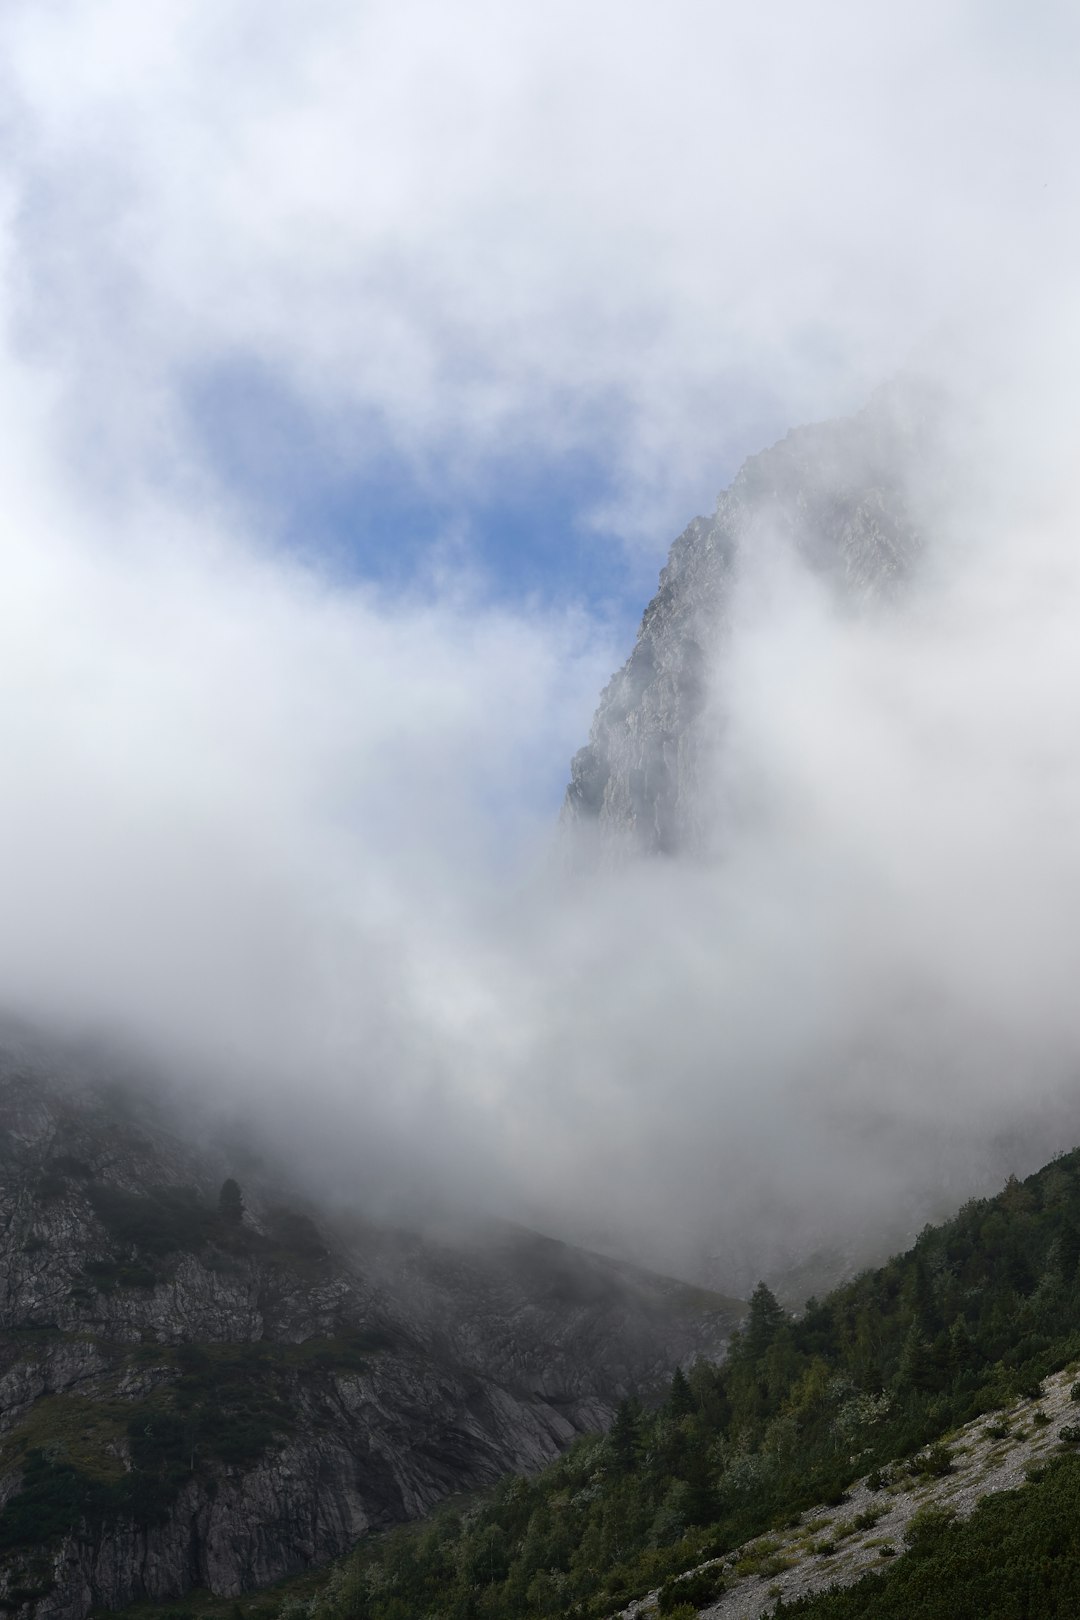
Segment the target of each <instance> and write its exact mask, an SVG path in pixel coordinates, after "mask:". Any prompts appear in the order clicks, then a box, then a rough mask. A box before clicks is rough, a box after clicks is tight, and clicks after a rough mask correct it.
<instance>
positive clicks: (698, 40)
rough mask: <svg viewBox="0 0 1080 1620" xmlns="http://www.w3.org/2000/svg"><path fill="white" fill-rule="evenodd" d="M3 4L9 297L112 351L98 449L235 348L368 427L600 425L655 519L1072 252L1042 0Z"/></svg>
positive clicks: (628, 522)
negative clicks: (1001, 2)
mask: <svg viewBox="0 0 1080 1620" xmlns="http://www.w3.org/2000/svg"><path fill="white" fill-rule="evenodd" d="M2 30H3V32H2V36H0V38H2V41H3V46H4V55H5V57H6V60H7V61H8V63H9V65H10V89H11V93H12V97H13V105H14V106H15V107H16V109H17V110H16V111H15V112H14V113H13V114H12V116H11V121H10V128H11V135H12V142H13V146H14V149H15V150H16V151H17V153H18V159H17V169H18V176H19V181H20V185H21V191H22V198H23V213H22V216H21V219H20V226H19V231H20V244H21V251H22V254H23V263H24V273H25V284H24V291H25V296H24V301H23V306H22V309H23V316H24V319H25V321H26V322H27V324H28V326H29V328H30V329H31V330H32V331H33V334H34V337H35V340H36V341H37V342H38V343H40V344H41V345H42V347H43V349H44V350H45V351H46V352H47V353H48V354H50V355H51V356H52V357H53V358H54V359H55V360H56V361H57V363H59V364H60V365H61V366H66V367H68V368H72V367H74V370H75V374H76V376H77V377H79V378H82V379H83V382H84V386H88V384H87V379H89V378H91V377H93V378H95V379H101V378H102V377H103V376H104V377H105V378H106V379H107V380H108V384H109V390H108V391H109V394H110V396H111V399H110V402H109V403H108V404H106V405H104V406H103V404H102V402H101V401H100V399H99V400H98V405H97V415H98V417H99V419H100V418H102V417H104V418H105V419H106V420H108V419H109V418H110V417H111V416H113V415H119V422H118V423H114V426H115V431H116V433H117V439H118V445H119V449H118V450H117V451H116V454H117V459H118V460H120V461H121V462H122V461H123V460H124V459H125V458H126V457H127V456H128V454H129V453H130V443H131V437H132V434H133V432H134V431H135V429H136V427H137V426H140V425H144V424H145V423H146V421H147V420H148V419H149V420H150V421H156V420H157V417H158V414H159V413H160V412H161V411H162V410H165V411H166V413H167V411H168V407H169V405H170V403H171V401H172V392H171V391H172V390H174V389H175V388H177V387H178V386H180V385H182V383H183V381H184V378H185V376H187V375H190V372H191V370H192V368H196V367H200V366H208V367H213V366H214V365H216V364H219V363H220V362H221V361H222V360H223V359H225V358H228V357H234V356H238V355H239V356H244V355H248V356H251V355H253V356H256V357H257V358H258V359H259V361H260V362H261V363H264V364H266V365H268V366H270V367H271V368H272V369H273V370H274V372H275V373H276V374H277V375H278V376H279V377H280V378H281V379H282V380H283V381H284V382H286V383H287V384H289V385H290V386H292V387H295V388H296V389H298V390H299V391H300V393H301V395H302V396H303V397H304V399H305V400H306V401H308V403H309V404H310V405H311V406H312V407H313V408H316V409H321V410H324V411H326V412H327V413H328V414H329V416H330V417H331V418H334V417H336V418H337V419H338V428H339V431H340V422H341V419H342V418H343V417H347V415H348V413H351V412H355V413H357V416H356V418H355V426H354V428H353V434H354V438H353V446H352V448H353V450H354V453H355V454H356V455H357V456H362V454H363V452H364V448H365V444H370V443H371V442H372V439H374V440H376V441H377V440H379V438H380V437H381V435H384V434H385V435H388V436H389V438H390V439H391V440H392V441H394V442H395V443H396V444H397V445H399V446H401V447H404V448H405V449H406V450H408V451H409V452H410V453H412V454H414V455H416V456H417V457H419V458H420V460H421V461H423V460H424V458H426V457H428V456H431V455H433V454H435V455H439V456H440V457H442V456H445V457H446V458H447V461H448V462H449V463H450V464H454V463H458V464H472V463H474V462H475V461H476V458H480V461H481V462H483V461H484V460H485V458H487V457H489V456H490V455H491V454H492V453H493V451H497V450H505V447H506V445H507V443H508V442H510V441H511V440H515V441H524V442H525V443H526V444H527V445H531V446H552V445H554V446H562V447H565V446H567V445H572V446H574V447H576V448H581V447H582V446H584V445H588V446H589V447H590V448H592V447H595V448H596V449H597V450H598V452H599V453H600V454H601V455H602V456H603V457H605V458H606V459H607V460H608V462H609V463H610V464H611V465H612V467H613V470H614V472H615V474H616V477H617V480H618V481H619V483H620V486H621V489H622V491H623V495H624V496H625V501H626V503H627V504H624V506H623V508H622V519H623V524H624V527H626V528H628V529H633V528H634V526H635V525H634V517H633V514H634V510H635V509H634V506H633V503H634V502H635V501H636V503H637V525H638V529H639V532H644V533H646V534H648V538H649V540H650V542H651V543H653V544H655V530H650V529H649V525H650V524H653V523H655V522H657V521H659V520H660V519H659V514H660V513H662V514H663V521H666V522H671V521H673V519H674V517H675V514H676V513H678V514H679V515H681V512H682V510H683V507H684V504H686V503H688V502H689V501H690V500H691V499H693V500H698V501H700V500H701V498H702V496H703V494H704V493H705V492H706V491H708V490H709V488H710V486H711V485H712V483H713V482H714V481H715V480H716V478H717V477H718V473H717V468H718V467H720V466H722V465H724V464H725V463H726V462H729V461H730V458H731V456H732V454H733V453H735V452H736V451H738V452H740V453H741V452H744V451H747V450H750V449H753V448H754V447H755V445H754V442H753V435H754V434H755V433H756V432H757V431H758V424H759V423H760V422H762V421H765V422H768V423H769V424H771V425H772V424H775V425H784V424H786V423H787V422H788V421H793V420H800V419H803V418H805V417H806V416H808V415H809V416H821V415H826V414H829V413H830V412H831V411H833V410H834V409H835V408H836V407H837V405H842V404H854V403H857V401H858V398H859V397H860V395H861V394H862V393H863V392H864V391H865V390H866V389H867V388H868V387H869V386H871V385H872V384H873V383H875V382H876V381H877V380H878V379H879V378H880V377H881V376H882V375H884V374H887V373H888V372H890V371H891V370H893V369H894V368H895V366H896V365H897V364H898V363H901V362H903V361H904V360H905V359H906V358H907V356H908V354H909V352H910V351H911V350H912V348H913V347H918V346H920V345H925V344H926V343H927V341H928V339H929V338H931V337H932V335H933V334H934V333H935V332H936V331H937V329H938V327H939V325H940V324H941V323H943V322H949V321H952V320H955V319H956V318H957V317H958V316H959V315H969V314H970V313H971V309H972V304H973V303H974V304H975V305H976V306H977V307H978V311H979V314H980V316H982V314H983V312H984V311H990V312H992V311H993V310H994V309H996V308H997V307H999V306H1000V303H1001V300H1002V299H1004V300H1005V301H1006V302H1008V301H1010V300H1012V299H1013V298H1014V297H1015V296H1016V295H1017V293H1020V294H1021V295H1023V296H1026V297H1028V298H1030V297H1031V296H1032V288H1033V285H1035V284H1037V285H1039V287H1040V288H1045V286H1046V285H1047V284H1051V285H1054V284H1057V285H1067V284H1068V281H1069V277H1070V275H1071V266H1072V265H1074V264H1075V260H1076V247H1077V242H1076V226H1075V223H1074V222H1075V219H1076V218H1077V217H1078V213H1077V209H1076V206H1075V204H1076V201H1077V198H1076V179H1075V172H1074V165H1073V164H1072V162H1071V153H1072V151H1073V150H1074V149H1075V146H1076V144H1077V142H1076V137H1077V134H1078V130H1077V122H1078V115H1077V113H1076V107H1075V96H1074V94H1073V73H1072V68H1071V65H1070V64H1071V63H1072V62H1073V61H1074V60H1075V48H1076V44H1077V39H1076V27H1075V23H1074V22H1073V21H1072V19H1071V18H1070V17H1069V15H1068V14H1067V12H1065V11H1063V10H1061V9H1060V8H1056V9H1054V10H1044V11H1043V12H1042V13H1041V14H1040V16H1039V17H1038V18H1037V19H1034V20H1032V21H1031V22H1030V24H1025V27H1024V29H1023V30H1020V29H1018V28H1017V27H1016V26H1014V24H1013V23H1012V22H1011V20H1010V18H1009V16H1008V14H1007V13H1002V12H1001V11H999V10H996V9H993V8H991V9H988V8H986V7H979V6H972V5H968V4H961V3H957V0H953V3H950V4H945V5H941V4H933V5H932V4H917V5H914V6H908V7H905V8H903V9H902V10H894V11H892V12H889V13H886V12H883V11H882V10H881V9H880V8H861V9H858V8H854V7H853V6H851V5H850V4H849V3H847V0H842V3H841V0H832V3H823V4H817V5H813V6H806V5H797V4H793V3H791V4H788V3H783V4H777V5H773V6H770V7H767V8H760V7H759V8H756V9H755V8H749V9H748V8H746V7H734V6H705V5H701V4H700V3H698V0H680V3H677V4H674V5H672V4H665V5H663V6H661V5H658V4H655V3H652V0H648V3H646V0H632V3H630V4H627V3H625V0H624V3H621V4H618V5H615V4H613V3H607V0H603V3H597V4H593V5H590V6H588V7H585V8H582V7H581V6H570V5H569V4H563V3H557V4H553V5H547V6H544V7H542V8H533V9H531V10H530V9H528V8H524V7H513V6H492V5H490V4H487V3H486V0H468V3H466V4H464V5H461V6H457V7H455V8H454V9H453V10H452V11H448V10H447V9H446V8H445V7H444V6H440V5H437V4H433V3H429V0H409V3H406V4H400V3H395V4H383V3H378V0H376V3H369V4H366V5H364V6H362V7H357V6H352V5H348V6H347V5H344V4H341V3H339V0H323V3H321V4H316V5H308V6H303V7H300V6H296V5H288V4H277V5H269V6H267V5H259V6H255V5H252V4H248V3H239V0H233V3H232V4H228V5H224V6H222V5H220V4H211V3H210V0H200V3H196V4H191V3H185V4H179V3H178V0H165V3H163V4H161V5H159V6H155V7H154V9H153V11H152V12H147V10H146V8H145V7H139V6H138V5H136V4H134V3H133V0H98V3H95V4H90V3H85V0H72V3H54V4H52V5H49V6H43V5H41V4H39V3H34V4H15V5H12V6H11V7H9V8H8V11H7V13H6V18H5V21H4V23H3V25H2ZM82 404H83V407H84V409H88V407H89V400H88V399H85V398H84V399H83V400H82ZM148 405H149V406H150V407H151V408H150V409H149V411H148ZM115 448H116V447H115V446H114V450H115ZM442 465H444V463H443V462H442V460H440V466H442ZM643 526H644V527H643Z"/></svg>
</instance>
